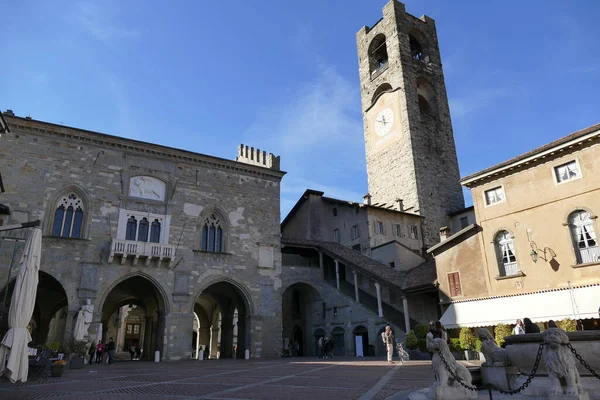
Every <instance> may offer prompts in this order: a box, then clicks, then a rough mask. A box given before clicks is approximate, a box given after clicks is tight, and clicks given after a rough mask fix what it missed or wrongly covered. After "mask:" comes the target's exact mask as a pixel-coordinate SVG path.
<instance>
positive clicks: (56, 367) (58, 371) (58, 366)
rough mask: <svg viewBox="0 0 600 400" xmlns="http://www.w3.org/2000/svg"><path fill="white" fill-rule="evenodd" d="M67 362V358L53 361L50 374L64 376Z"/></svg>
mask: <svg viewBox="0 0 600 400" xmlns="http://www.w3.org/2000/svg"><path fill="white" fill-rule="evenodd" d="M66 364H67V362H66V361H65V360H56V361H54V362H53V363H52V366H51V367H50V374H51V375H52V376H54V377H60V376H62V374H63V372H65V365H66Z"/></svg>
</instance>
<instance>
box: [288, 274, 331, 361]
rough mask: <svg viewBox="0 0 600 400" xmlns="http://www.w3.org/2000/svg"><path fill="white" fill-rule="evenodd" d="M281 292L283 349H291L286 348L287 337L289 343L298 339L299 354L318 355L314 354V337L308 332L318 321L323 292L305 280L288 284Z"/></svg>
mask: <svg viewBox="0 0 600 400" xmlns="http://www.w3.org/2000/svg"><path fill="white" fill-rule="evenodd" d="M281 293H282V294H281V302H282V304H281V309H282V311H281V315H282V327H283V339H284V343H283V346H282V347H283V351H284V352H285V351H289V350H290V349H289V348H285V339H288V343H291V344H294V341H295V340H298V341H299V343H298V344H299V347H300V348H299V351H298V353H299V354H301V355H317V354H313V351H314V348H313V345H312V343H311V342H312V340H314V339H313V338H311V337H310V334H307V332H312V331H313V326H314V324H315V323H316V322H317V321H315V320H314V318H315V315H316V313H320V312H321V311H320V310H321V302H320V300H321V299H322V296H321V294H320V293H319V291H318V290H317V289H316V288H315V287H314V286H313V285H312V284H310V283H308V282H304V281H297V282H294V283H291V284H289V285H287V286H286V287H285V289H284V290H282V292H281ZM299 332H302V333H301V334H300V333H299ZM300 340H301V342H300ZM294 350H295V349H294Z"/></svg>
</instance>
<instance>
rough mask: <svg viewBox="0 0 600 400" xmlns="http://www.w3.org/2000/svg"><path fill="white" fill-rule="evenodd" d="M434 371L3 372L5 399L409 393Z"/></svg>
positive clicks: (410, 367)
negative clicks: (24, 377) (20, 379)
mask: <svg viewBox="0 0 600 400" xmlns="http://www.w3.org/2000/svg"><path fill="white" fill-rule="evenodd" d="M431 375H432V373H431V366H430V363H429V362H419V361H415V362H409V363H405V364H404V365H398V364H395V365H390V364H388V363H387V362H384V361H380V360H377V359H369V358H367V359H364V360H358V361H357V360H356V359H355V358H340V359H335V360H326V361H321V360H315V359H309V358H295V359H290V358H286V359H277V360H258V361H253V360H249V361H246V360H205V361H178V362H165V363H151V362H135V361H134V362H120V363H115V364H114V365H105V364H103V365H97V366H96V365H93V366H91V367H90V366H85V368H84V369H80V370H72V369H66V370H65V372H64V374H63V376H62V377H60V378H52V377H49V378H42V379H38V380H33V381H30V382H26V383H24V384H23V383H18V384H11V383H9V382H8V381H6V380H2V381H0V400H4V399H7V400H9V399H10V400H34V399H58V398H60V399H73V400H75V399H85V400H96V399H97V400H103V399H110V400H121V399H122V400H125V399H128V400H130V399H131V400H136V399H143V400H155V399H185V400H188V399H210V400H233V399H235V400H245V399H247V400H262V399H286V400H287V399H289V400H296V399H298V400H300V399H302V400H305V399H309V400H320V399H328V400H333V399H335V400H354V399H360V400H386V399H394V400H404V399H406V396H407V395H408V393H410V391H413V390H417V389H421V388H424V387H426V386H429V385H430V384H431ZM405 392H406V395H405V394H404V393H405Z"/></svg>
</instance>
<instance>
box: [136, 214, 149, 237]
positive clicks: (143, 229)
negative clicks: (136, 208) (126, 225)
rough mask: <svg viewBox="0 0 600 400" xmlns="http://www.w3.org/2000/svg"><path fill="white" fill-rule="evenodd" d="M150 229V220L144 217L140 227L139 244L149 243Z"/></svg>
mask: <svg viewBox="0 0 600 400" xmlns="http://www.w3.org/2000/svg"><path fill="white" fill-rule="evenodd" d="M149 228H150V222H148V218H146V217H144V218H142V220H141V221H140V227H139V230H138V235H137V240H138V242H147V241H148V231H149Z"/></svg>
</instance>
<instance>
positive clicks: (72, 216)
mask: <svg viewBox="0 0 600 400" xmlns="http://www.w3.org/2000/svg"><path fill="white" fill-rule="evenodd" d="M83 214H84V205H83V201H82V200H81V198H80V197H79V196H77V195H76V194H75V193H72V192H71V193H69V194H68V195H67V196H64V197H63V198H61V199H60V201H59V202H58V207H56V210H55V211H54V220H53V221H52V232H51V235H52V236H62V237H70V238H80V237H81V234H82V230H83Z"/></svg>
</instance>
